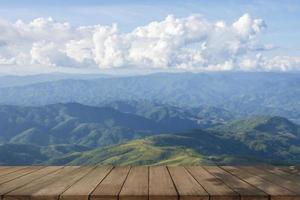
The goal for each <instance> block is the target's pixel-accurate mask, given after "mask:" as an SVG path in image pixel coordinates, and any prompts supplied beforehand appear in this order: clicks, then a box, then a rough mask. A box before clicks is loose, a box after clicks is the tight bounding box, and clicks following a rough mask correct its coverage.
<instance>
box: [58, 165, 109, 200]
mask: <svg viewBox="0 0 300 200" xmlns="http://www.w3.org/2000/svg"><path fill="white" fill-rule="evenodd" d="M112 168H113V167H109V166H106V167H97V168H95V169H94V170H92V171H91V172H90V173H88V174H87V175H86V176H84V177H83V178H82V179H81V180H79V181H78V182H76V183H75V184H73V185H72V186H71V187H70V188H69V189H67V190H66V191H65V192H64V193H63V194H62V195H61V196H60V199H61V200H88V199H89V195H90V194H91V193H92V192H93V191H94V190H95V188H96V187H97V186H98V185H99V184H100V183H101V182H102V181H103V179H104V178H105V177H106V176H107V175H108V174H109V173H110V171H111V170H112Z"/></svg>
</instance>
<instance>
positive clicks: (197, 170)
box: [186, 166, 240, 200]
mask: <svg viewBox="0 0 300 200" xmlns="http://www.w3.org/2000/svg"><path fill="white" fill-rule="evenodd" d="M186 169H187V170H188V171H189V172H190V173H191V174H192V176H193V177H194V178H195V179H196V180H197V181H198V183H199V184H201V185H202V187H203V188H204V189H205V190H206V191H207V192H208V193H209V196H210V199H211V200H238V199H239V198H240V197H239V194H238V193H236V192H235V191H233V190H232V189H230V188H229V187H228V186H227V185H225V184H224V183H223V182H222V181H221V180H220V179H218V178H216V177H215V176H213V175H212V174H210V173H209V172H208V171H206V170H205V169H203V168H202V167H200V166H190V167H186Z"/></svg>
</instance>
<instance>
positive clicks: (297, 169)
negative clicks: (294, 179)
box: [281, 166, 300, 176]
mask: <svg viewBox="0 0 300 200" xmlns="http://www.w3.org/2000/svg"><path fill="white" fill-rule="evenodd" d="M281 170H283V171H285V172H287V173H290V174H293V175H297V176H300V166H288V167H281Z"/></svg>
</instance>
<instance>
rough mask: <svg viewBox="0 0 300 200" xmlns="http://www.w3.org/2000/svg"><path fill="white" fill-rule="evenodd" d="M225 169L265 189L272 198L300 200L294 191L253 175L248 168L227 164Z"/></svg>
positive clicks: (277, 199)
mask: <svg viewBox="0 0 300 200" xmlns="http://www.w3.org/2000/svg"><path fill="white" fill-rule="evenodd" d="M222 168H223V169H224V170H226V171H228V172H230V173H231V174H233V175H235V176H238V177H239V178H240V179H243V180H244V181H245V182H247V183H249V184H251V185H254V186H256V187H257V188H259V189H260V190H262V191H264V192H265V193H267V194H268V195H270V197H271V199H274V200H275V199H276V200H283V199H284V200H298V199H299V200H300V196H297V195H296V194H295V193H294V192H292V191H290V190H287V189H285V188H283V187H281V186H279V185H277V184H275V183H272V182H269V181H267V180H265V179H263V178H260V177H259V176H257V175H253V174H251V173H249V172H247V171H246V170H243V169H242V168H241V167H239V168H238V167H231V166H225V167H222Z"/></svg>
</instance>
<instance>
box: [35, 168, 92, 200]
mask: <svg viewBox="0 0 300 200" xmlns="http://www.w3.org/2000/svg"><path fill="white" fill-rule="evenodd" d="M92 169H94V167H81V168H80V169H79V170H76V171H73V172H71V173H69V174H67V175H66V176H65V177H63V178H62V179H59V180H57V181H55V182H53V183H52V184H50V185H48V186H47V187H45V188H42V189H40V190H38V191H37V192H35V193H33V194H32V196H31V199H33V200H51V199H53V200H57V199H59V196H60V194H62V193H63V192H64V191H66V190H67V189H68V188H69V187H71V186H72V185H73V184H74V183H75V182H77V181H78V180H80V179H81V178H82V177H84V176H85V175H86V174H88V173H89V172H90V171H91V170H92Z"/></svg>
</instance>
